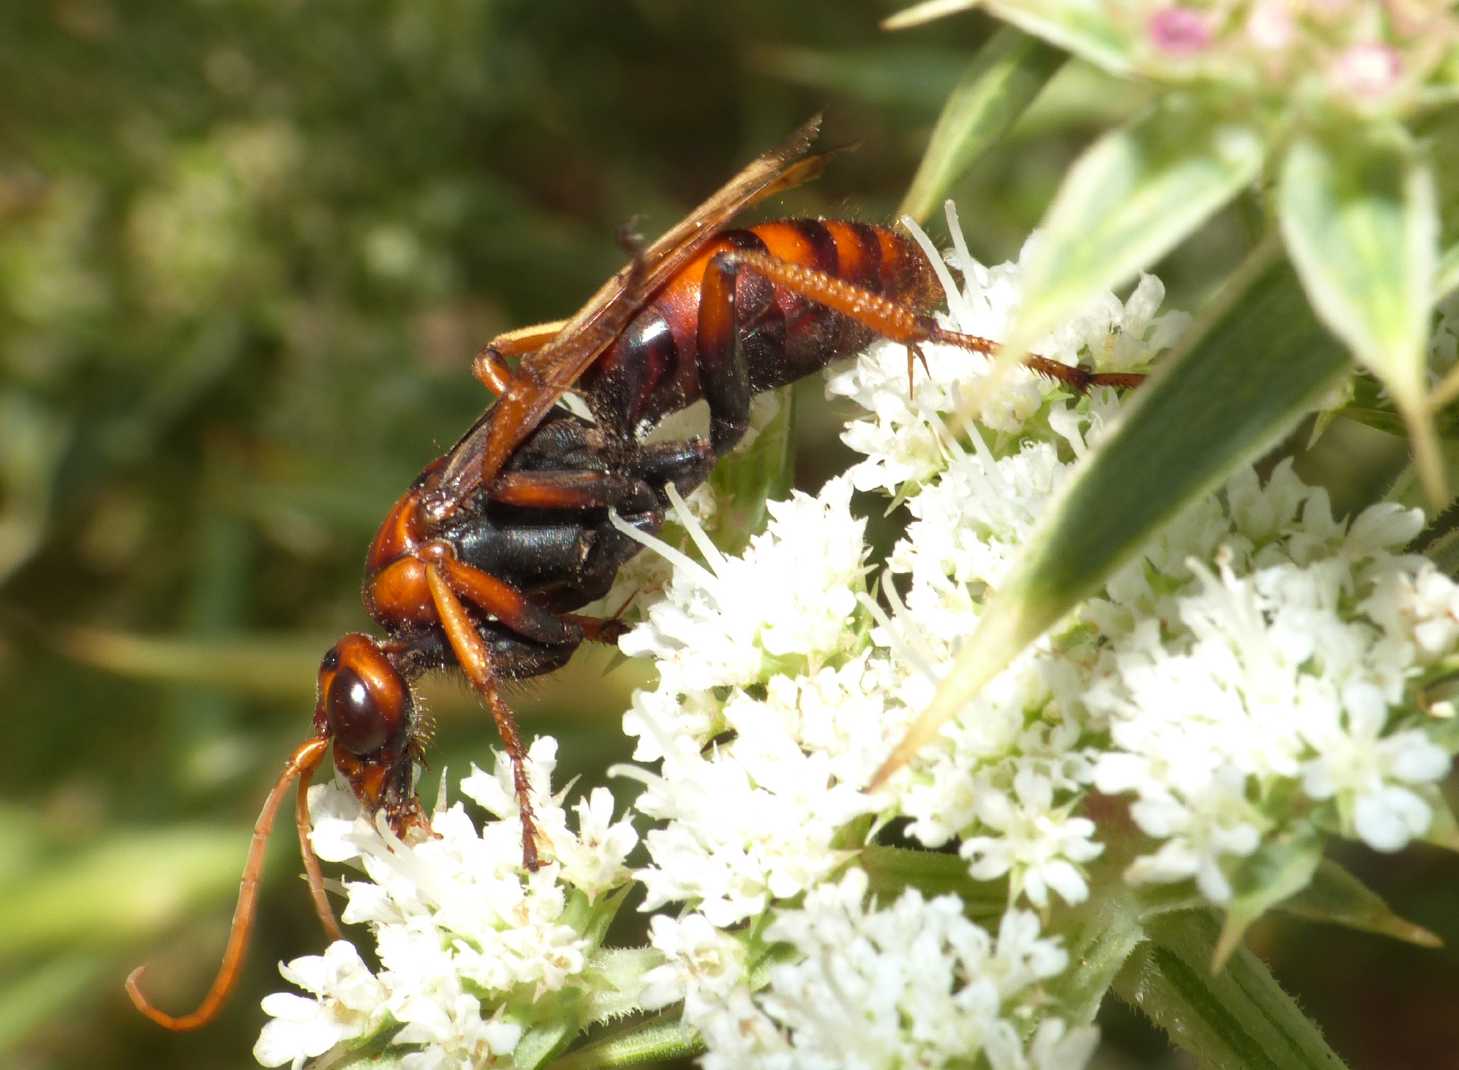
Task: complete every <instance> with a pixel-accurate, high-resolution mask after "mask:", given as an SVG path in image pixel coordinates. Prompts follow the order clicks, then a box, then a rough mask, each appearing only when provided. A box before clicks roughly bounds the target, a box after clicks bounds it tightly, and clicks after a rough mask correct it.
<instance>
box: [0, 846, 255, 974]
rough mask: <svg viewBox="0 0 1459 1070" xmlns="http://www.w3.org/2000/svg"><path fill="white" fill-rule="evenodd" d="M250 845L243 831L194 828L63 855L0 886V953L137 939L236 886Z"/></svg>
mask: <svg viewBox="0 0 1459 1070" xmlns="http://www.w3.org/2000/svg"><path fill="white" fill-rule="evenodd" d="M247 848H248V831H247V829H246V828H243V827H239V828H231V827H230V828H213V827H203V826H192V827H189V828H179V829H175V830H172V831H168V832H161V833H154V834H149V835H125V834H117V835H114V836H112V837H110V838H109V839H107V840H105V841H103V842H102V843H100V844H99V845H98V846H97V847H95V848H93V849H89V850H82V851H77V852H75V853H72V854H68V855H67V856H66V857H65V858H63V859H60V860H58V861H56V862H55V863H53V864H50V865H47V866H45V867H43V868H40V869H38V870H37V871H35V872H34V873H32V874H30V876H29V877H28V878H27V879H26V880H24V881H15V882H12V883H10V884H8V885H6V887H5V888H4V889H3V892H4V894H3V896H0V901H3V908H0V956H8V955H19V954H28V953H31V952H35V951H42V950H48V949H54V948H56V947H62V946H68V945H69V946H80V945H85V946H87V947H89V948H93V949H94V948H97V947H106V946H118V945H123V944H131V943H134V942H135V941H136V940H137V939H138V938H139V937H142V936H146V935H149V934H152V933H155V932H156V931H158V930H159V929H160V928H161V927H163V926H164V925H168V924H171V923H173V922H175V921H176V920H177V919H178V918H179V917H182V916H184V915H185V914H186V913H187V912H188V911H189V910H190V909H192V908H193V907H194V906H196V905H198V904H201V903H209V902H219V901H221V900H222V899H223V897H224V896H226V895H230V894H231V893H232V892H234V891H236V890H237V887H238V874H239V872H240V871H241V870H242V868H243V854H244V852H245V851H246V850H247ZM120 873H126V874H130V875H131V876H130V877H129V878H128V879H127V880H125V881H119V880H118V879H117V875H118V874H120ZM220 920H221V919H220Z"/></svg>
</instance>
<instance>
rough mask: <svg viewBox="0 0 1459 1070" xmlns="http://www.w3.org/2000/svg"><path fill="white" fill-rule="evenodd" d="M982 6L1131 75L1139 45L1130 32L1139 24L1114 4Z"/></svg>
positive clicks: (1001, 1)
mask: <svg viewBox="0 0 1459 1070" xmlns="http://www.w3.org/2000/svg"><path fill="white" fill-rule="evenodd" d="M979 6H980V7H983V8H986V9H987V10H988V11H990V12H992V13H993V14H994V15H996V16H997V17H998V18H1000V19H1002V20H1003V21H1005V22H1010V23H1012V24H1013V25H1014V26H1017V27H1018V28H1019V29H1020V30H1022V31H1023V32H1024V33H1026V34H1030V35H1032V36H1034V37H1038V38H1042V39H1043V40H1045V41H1047V42H1049V43H1050V44H1051V45H1056V46H1058V47H1059V48H1062V49H1064V51H1066V52H1072V53H1074V55H1076V56H1078V57H1080V58H1081V59H1084V60H1087V61H1089V62H1090V63H1092V64H1094V65H1095V66H1096V67H1101V68H1103V69H1104V70H1106V71H1109V72H1110V73H1111V74H1128V73H1129V72H1130V67H1131V62H1132V60H1133V58H1134V47H1135V43H1136V42H1135V39H1134V35H1133V34H1132V33H1131V32H1130V30H1131V27H1132V26H1138V25H1139V23H1138V22H1135V21H1133V20H1131V19H1129V18H1125V17H1121V14H1120V11H1119V9H1118V8H1117V7H1116V6H1115V5H1113V4H1089V3H1076V4H1068V3H1049V2H1048V0H986V2H985V3H983V4H980V5H979Z"/></svg>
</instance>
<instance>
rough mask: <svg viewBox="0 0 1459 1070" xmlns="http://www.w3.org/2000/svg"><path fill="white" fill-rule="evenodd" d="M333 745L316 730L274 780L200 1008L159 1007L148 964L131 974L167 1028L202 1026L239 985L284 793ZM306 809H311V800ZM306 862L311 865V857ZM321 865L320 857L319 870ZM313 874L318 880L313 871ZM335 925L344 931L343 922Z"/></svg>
mask: <svg viewBox="0 0 1459 1070" xmlns="http://www.w3.org/2000/svg"><path fill="white" fill-rule="evenodd" d="M328 748H329V739H328V738H327V737H324V736H315V737H314V738H313V739H310V740H309V741H308V742H306V743H301V744H299V746H298V747H296V748H295V750H294V753H293V754H291V755H290V756H289V761H288V763H287V764H286V765H285V766H284V771H283V772H282V773H280V774H279V778H278V780H276V781H274V786H273V789H272V790H271V791H269V794H268V798H267V799H265V800H264V803H263V809H261V810H260V811H259V813H258V820H257V821H256V822H254V825H253V839H252V841H251V842H250V843H249V846H248V861H247V862H246V863H245V864H244V866H243V878H242V879H241V880H240V881H239V882H238V905H237V906H236V907H235V908H234V909H233V925H232V927H231V928H230V929H229V930H228V946H227V948H225V949H224V951H223V961H222V962H221V963H220V964H219V966H218V974H217V976H216V977H214V978H213V986H212V987H211V988H209V989H208V994H207V995H206V996H204V997H203V1001H202V1002H201V1003H199V1004H198V1009H197V1010H195V1011H193V1012H192V1013H191V1014H184V1015H179V1016H173V1015H171V1014H168V1013H167V1012H166V1011H162V1010H158V1009H157V1008H156V1007H155V1006H153V1004H152V1002H151V1001H150V1000H148V999H147V997H146V996H144V995H143V994H142V989H141V980H142V974H143V973H145V972H146V970H147V967H146V966H145V965H143V966H138V967H137V968H136V969H135V970H133V971H132V972H131V973H130V974H128V975H127V984H126V988H127V995H129V996H131V997H132V1005H133V1006H134V1007H136V1008H137V1010H139V1011H141V1012H142V1013H143V1014H145V1015H146V1016H147V1017H148V1018H150V1019H152V1021H154V1022H156V1023H157V1024H158V1025H160V1026H162V1028H164V1029H171V1030H172V1031H173V1032H175V1033H185V1032H188V1031H190V1030H193V1029H201V1028H202V1027H203V1026H205V1025H207V1024H208V1023H209V1022H211V1021H212V1020H213V1019H214V1018H216V1017H217V1016H218V1011H219V1010H221V1009H222V1006H223V1004H224V1003H225V1002H226V1001H227V999H228V997H229V996H230V995H231V994H232V992H233V986H234V985H236V984H237V983H238V974H239V972H240V971H241V970H242V969H243V958H244V954H245V953H246V952H247V951H248V938H249V936H250V935H251V934H252V932H253V918H254V914H255V913H256V911H257V907H258V883H259V877H260V875H261V874H262V873H263V858H264V848H265V847H266V846H267V845H268V837H269V833H270V832H271V831H272V830H273V827H274V817H275V816H277V814H278V812H279V804H280V803H282V802H283V799H284V793H285V792H286V791H288V790H289V786H290V785H291V784H292V783H293V782H294V779H295V778H296V777H300V776H304V777H305V778H306V779H307V778H308V777H309V776H312V775H313V773H314V770H315V769H316V768H317V767H318V766H319V763H320V761H321V760H322V759H323V757H324V754H325V752H326V750H328ZM304 812H305V813H306V814H307V806H306V807H305V810H304ZM305 865H306V867H307V866H308V863H307V862H306V863H305ZM317 871H318V862H317V861H316V863H315V867H314V871H313V872H317ZM310 879H311V882H312V880H313V879H314V878H313V873H311V877H310ZM332 920H333V917H332V915H331V921H332ZM335 931H336V932H338V927H336V929H335Z"/></svg>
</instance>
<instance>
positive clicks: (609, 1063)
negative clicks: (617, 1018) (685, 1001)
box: [548, 1011, 704, 1070]
mask: <svg viewBox="0 0 1459 1070" xmlns="http://www.w3.org/2000/svg"><path fill="white" fill-rule="evenodd" d="M703 1050H704V1043H703V1042H702V1041H701V1040H700V1039H699V1034H698V1033H697V1032H695V1031H694V1030H693V1029H692V1028H690V1027H689V1026H687V1025H685V1024H684V1023H683V1022H682V1021H680V1020H679V1017H678V1012H677V1011H675V1012H673V1013H665V1014H661V1015H659V1016H658V1017H656V1018H650V1019H648V1020H647V1021H643V1022H631V1023H629V1024H627V1025H625V1026H623V1027H621V1028H619V1029H616V1030H610V1031H609V1032H608V1033H607V1034H606V1035H605V1036H602V1037H600V1038H599V1039H597V1040H595V1041H593V1042H592V1043H591V1044H586V1045H584V1046H583V1047H581V1048H579V1049H578V1050H577V1051H574V1052H571V1053H569V1054H567V1055H564V1056H563V1057H562V1058H560V1059H557V1060H556V1061H554V1062H552V1063H550V1064H549V1067H548V1070H603V1068H607V1067H616V1066H640V1065H642V1064H644V1063H651V1062H655V1061H666V1060H669V1059H684V1058H687V1057H689V1056H691V1055H695V1054H698V1053H699V1052H702V1051H703Z"/></svg>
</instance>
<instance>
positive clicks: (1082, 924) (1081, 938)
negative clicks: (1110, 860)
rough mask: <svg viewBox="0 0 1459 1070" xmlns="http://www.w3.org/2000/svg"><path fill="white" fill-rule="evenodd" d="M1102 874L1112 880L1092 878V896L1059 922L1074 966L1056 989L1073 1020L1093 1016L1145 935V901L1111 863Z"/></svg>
mask: <svg viewBox="0 0 1459 1070" xmlns="http://www.w3.org/2000/svg"><path fill="white" fill-rule="evenodd" d="M1091 876H1093V874H1091ZM1102 876H1103V877H1106V878H1109V879H1104V880H1092V881H1091V882H1090V889H1091V895H1090V898H1089V899H1088V900H1087V901H1086V902H1085V903H1083V904H1081V905H1080V906H1079V907H1077V908H1075V909H1074V910H1072V911H1070V912H1069V915H1068V917H1067V919H1066V921H1065V923H1064V924H1062V925H1061V926H1060V928H1061V929H1062V931H1063V932H1064V941H1065V942H1064V946H1065V947H1066V948H1067V949H1068V951H1069V968H1068V969H1067V970H1065V971H1064V973H1062V974H1060V975H1059V977H1058V978H1057V979H1056V980H1054V981H1052V982H1051V990H1052V992H1053V994H1054V995H1055V996H1056V997H1057V999H1058V1001H1059V1010H1060V1015H1061V1017H1063V1018H1065V1019H1066V1020H1067V1021H1069V1022H1072V1023H1078V1024H1082V1023H1085V1022H1091V1021H1093V1020H1094V1015H1095V1012H1097V1011H1098V1010H1099V1007H1100V1004H1101V1003H1102V1002H1103V1001H1104V997H1105V994H1106V993H1107V992H1108V991H1109V987H1110V985H1111V984H1113V983H1114V979H1115V977H1116V976H1118V975H1119V972H1120V971H1121V970H1122V969H1123V968H1124V964H1125V963H1126V962H1127V961H1128V960H1129V957H1130V955H1131V954H1132V953H1133V952H1134V950H1135V948H1136V947H1138V946H1139V944H1140V943H1141V942H1142V941H1143V940H1144V939H1145V931H1144V927H1143V924H1142V917H1141V914H1142V911H1141V909H1140V903H1139V901H1138V900H1137V898H1136V896H1135V894H1134V893H1133V891H1132V890H1131V888H1130V886H1129V885H1128V884H1126V883H1125V882H1124V881H1123V880H1122V879H1121V878H1120V875H1119V873H1118V872H1117V871H1115V869H1114V867H1112V866H1111V867H1109V868H1108V869H1107V870H1105V872H1104V873H1103V874H1102Z"/></svg>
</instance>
